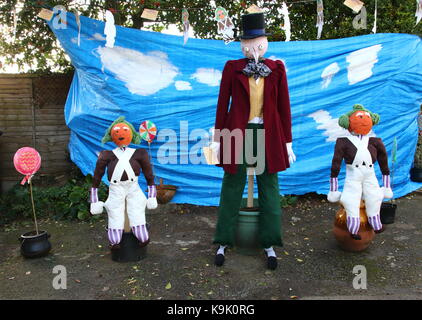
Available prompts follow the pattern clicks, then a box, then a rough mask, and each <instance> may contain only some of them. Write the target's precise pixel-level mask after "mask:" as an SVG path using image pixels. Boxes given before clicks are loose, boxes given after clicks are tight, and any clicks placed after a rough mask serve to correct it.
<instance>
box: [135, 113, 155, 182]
mask: <svg viewBox="0 0 422 320" xmlns="http://www.w3.org/2000/svg"><path fill="white" fill-rule="evenodd" d="M139 133H140V135H141V138H142V139H143V140H145V141H146V142H148V148H149V153H148V154H149V161H150V163H151V167H152V174H153V175H154V178H155V173H154V165H153V163H152V159H151V142H152V140H154V138H155V136H156V135H157V127H156V126H155V124H154V122H152V121H149V120H145V121H144V122H142V123H141V125H140V126H139Z"/></svg>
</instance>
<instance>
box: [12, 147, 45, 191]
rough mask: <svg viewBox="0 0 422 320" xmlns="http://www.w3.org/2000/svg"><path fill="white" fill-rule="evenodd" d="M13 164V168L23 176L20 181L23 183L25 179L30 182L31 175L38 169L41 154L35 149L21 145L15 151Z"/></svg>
mask: <svg viewBox="0 0 422 320" xmlns="http://www.w3.org/2000/svg"><path fill="white" fill-rule="evenodd" d="M13 164H14V165H15V169H16V170H17V171H18V172H19V173H21V174H23V175H24V176H25V177H24V178H23V180H22V182H21V184H25V183H26V182H27V181H28V182H30V179H31V177H32V176H33V175H34V174H35V173H36V172H37V171H38V170H39V169H40V167H41V156H40V154H39V153H38V151H37V150H35V149H33V148H30V147H23V148H20V149H19V150H18V151H16V153H15V156H14V157H13Z"/></svg>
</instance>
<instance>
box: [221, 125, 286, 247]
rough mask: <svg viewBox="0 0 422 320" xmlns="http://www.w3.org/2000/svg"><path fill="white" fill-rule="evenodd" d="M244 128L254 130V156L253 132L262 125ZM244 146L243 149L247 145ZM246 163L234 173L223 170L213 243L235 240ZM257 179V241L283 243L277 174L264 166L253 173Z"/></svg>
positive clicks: (229, 242)
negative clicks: (258, 212)
mask: <svg viewBox="0 0 422 320" xmlns="http://www.w3.org/2000/svg"><path fill="white" fill-rule="evenodd" d="M247 129H252V130H253V140H252V141H253V152H254V156H256V155H257V152H256V149H257V144H258V141H257V134H256V132H257V130H258V129H263V125H259V124H248V126H247ZM249 141H251V140H249ZM261 143H262V142H261ZM247 145H248V143H245V146H247ZM243 149H244V151H245V150H246V149H247V147H245V148H243ZM264 154H265V153H264ZM244 159H245V157H244ZM247 167H248V165H247V164H246V162H245V161H243V162H242V163H241V164H238V167H237V171H236V173H235V174H230V173H227V172H225V173H224V177H223V184H222V187H221V196H220V205H219V208H218V221H217V229H216V232H215V235H214V243H218V244H220V245H228V246H233V244H234V239H235V235H236V228H237V219H238V215H239V209H240V206H241V203H242V197H243V193H244V190H245V184H246V178H247ZM256 180H257V183H258V204H259V209H260V215H259V233H258V237H259V241H260V245H261V246H262V247H263V248H269V247H271V246H282V245H283V243H282V240H281V239H282V232H281V206H280V192H279V187H278V175H277V173H273V174H269V173H268V172H267V169H265V170H264V172H263V173H261V174H259V175H256Z"/></svg>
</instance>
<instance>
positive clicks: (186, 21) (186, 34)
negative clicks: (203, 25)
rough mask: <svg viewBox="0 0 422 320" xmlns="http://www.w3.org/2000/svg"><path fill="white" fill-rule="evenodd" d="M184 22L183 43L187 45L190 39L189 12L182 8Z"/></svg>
mask: <svg viewBox="0 0 422 320" xmlns="http://www.w3.org/2000/svg"><path fill="white" fill-rule="evenodd" d="M182 22H183V44H184V45H185V44H186V42H188V39H189V12H188V10H186V9H185V8H183V10H182Z"/></svg>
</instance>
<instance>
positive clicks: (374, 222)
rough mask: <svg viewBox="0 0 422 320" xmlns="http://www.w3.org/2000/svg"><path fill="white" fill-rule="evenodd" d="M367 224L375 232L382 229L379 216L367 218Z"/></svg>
mask: <svg viewBox="0 0 422 320" xmlns="http://www.w3.org/2000/svg"><path fill="white" fill-rule="evenodd" d="M368 222H369V224H370V225H371V226H372V229H374V230H375V231H378V230H381V229H382V223H381V217H380V215H379V214H377V215H375V216H372V217H368Z"/></svg>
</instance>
